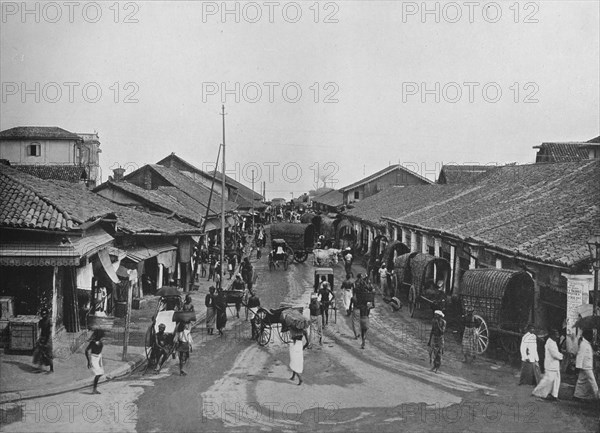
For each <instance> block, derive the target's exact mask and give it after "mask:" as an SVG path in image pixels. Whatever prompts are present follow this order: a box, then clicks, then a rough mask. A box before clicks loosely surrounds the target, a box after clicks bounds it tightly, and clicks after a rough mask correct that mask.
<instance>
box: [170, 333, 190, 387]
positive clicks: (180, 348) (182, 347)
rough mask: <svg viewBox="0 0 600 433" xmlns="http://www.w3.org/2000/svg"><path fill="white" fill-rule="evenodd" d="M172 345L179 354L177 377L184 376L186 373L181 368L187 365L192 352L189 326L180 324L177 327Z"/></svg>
mask: <svg viewBox="0 0 600 433" xmlns="http://www.w3.org/2000/svg"><path fill="white" fill-rule="evenodd" d="M173 344H174V345H175V350H177V353H178V354H179V375H180V376H185V375H186V374H187V373H186V372H185V371H183V366H184V365H185V364H187V361H188V359H190V352H191V351H192V344H193V340H192V334H191V333H190V324H189V323H184V322H180V323H179V324H178V325H177V332H176V333H175V337H174V338H173Z"/></svg>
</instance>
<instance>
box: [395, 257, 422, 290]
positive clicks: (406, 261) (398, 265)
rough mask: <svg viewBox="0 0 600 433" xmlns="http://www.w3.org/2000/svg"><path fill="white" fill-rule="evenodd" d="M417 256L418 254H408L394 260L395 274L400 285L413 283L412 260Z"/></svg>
mask: <svg viewBox="0 0 600 433" xmlns="http://www.w3.org/2000/svg"><path fill="white" fill-rule="evenodd" d="M416 255H417V253H406V254H402V255H401V256H398V257H396V259H395V260H394V272H395V273H396V281H398V283H400V284H402V283H406V284H410V283H411V282H412V275H411V272H410V259H411V258H412V257H414V256H416Z"/></svg>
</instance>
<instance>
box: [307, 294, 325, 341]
mask: <svg viewBox="0 0 600 433" xmlns="http://www.w3.org/2000/svg"><path fill="white" fill-rule="evenodd" d="M308 308H309V310H310V340H309V343H308V348H309V349H312V347H313V343H315V342H316V340H317V338H318V339H319V344H320V345H323V325H322V319H321V317H319V316H321V303H320V302H319V300H318V299H317V294H316V293H313V294H312V295H311V296H310V304H309V306H308Z"/></svg>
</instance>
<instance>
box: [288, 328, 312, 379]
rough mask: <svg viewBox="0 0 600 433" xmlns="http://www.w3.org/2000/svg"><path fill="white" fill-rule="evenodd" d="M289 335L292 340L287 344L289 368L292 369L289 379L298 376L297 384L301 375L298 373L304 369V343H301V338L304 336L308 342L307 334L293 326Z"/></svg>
mask: <svg viewBox="0 0 600 433" xmlns="http://www.w3.org/2000/svg"><path fill="white" fill-rule="evenodd" d="M290 335H291V337H292V342H291V343H290V344H288V347H289V350H290V370H292V377H290V380H294V379H295V378H296V376H298V385H301V384H302V377H301V376H300V374H302V372H303V371H304V345H303V344H302V338H303V337H304V336H306V337H307V338H306V341H307V344H308V336H307V335H306V331H304V330H303V331H300V330H297V329H295V328H290Z"/></svg>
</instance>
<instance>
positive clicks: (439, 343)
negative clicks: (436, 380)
mask: <svg viewBox="0 0 600 433" xmlns="http://www.w3.org/2000/svg"><path fill="white" fill-rule="evenodd" d="M444 332H446V321H445V320H444V313H442V311H441V310H435V311H434V313H433V324H432V326H431V333H430V334H429V343H427V346H429V363H430V364H431V363H432V362H433V367H432V368H431V371H433V372H434V373H437V372H438V370H439V368H440V367H441V365H442V354H443V353H444Z"/></svg>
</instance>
